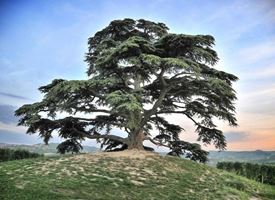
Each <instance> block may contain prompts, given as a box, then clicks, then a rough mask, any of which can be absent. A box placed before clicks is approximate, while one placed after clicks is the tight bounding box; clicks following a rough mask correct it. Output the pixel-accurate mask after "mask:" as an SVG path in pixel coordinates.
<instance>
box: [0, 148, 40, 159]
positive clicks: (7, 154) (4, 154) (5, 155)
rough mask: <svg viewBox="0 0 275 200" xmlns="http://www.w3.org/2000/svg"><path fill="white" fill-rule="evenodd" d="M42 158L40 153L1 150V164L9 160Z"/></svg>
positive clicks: (22, 150) (21, 150)
mask: <svg viewBox="0 0 275 200" xmlns="http://www.w3.org/2000/svg"><path fill="white" fill-rule="evenodd" d="M40 156H42V155H41V154H38V153H32V152H29V151H27V150H24V149H8V148H0V162H3V161H9V160H19V159H24V158H37V157H40Z"/></svg>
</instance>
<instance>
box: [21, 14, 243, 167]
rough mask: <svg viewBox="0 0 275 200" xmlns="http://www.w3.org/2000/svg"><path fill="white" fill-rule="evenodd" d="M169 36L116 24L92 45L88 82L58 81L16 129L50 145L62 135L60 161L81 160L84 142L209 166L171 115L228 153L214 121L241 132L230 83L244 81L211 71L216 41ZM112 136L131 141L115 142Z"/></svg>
mask: <svg viewBox="0 0 275 200" xmlns="http://www.w3.org/2000/svg"><path fill="white" fill-rule="evenodd" d="M168 30H169V29H168V27H167V26H166V25H165V24H163V23H155V22H152V21H147V20H144V19H140V20H133V19H124V20H114V21H112V22H111V23H110V24H109V25H108V26H107V27H106V28H104V29H103V30H101V31H99V32H97V33H96V34H95V35H94V36H93V37H91V38H89V40H88V53H87V54H86V60H85V61H86V62H87V63H88V70H87V75H88V77H87V80H64V79H55V80H53V81H52V83H50V84H48V85H45V86H42V87H40V88H39V90H40V91H41V92H42V93H43V94H44V98H43V99H42V100H41V101H40V102H37V103H33V104H28V105H23V106H22V107H20V108H19V109H18V110H17V111H16V115H17V116H20V121H19V123H18V124H19V125H25V126H27V127H28V130H27V133H29V134H33V133H37V132H38V133H39V135H40V137H42V138H43V139H44V142H45V143H47V142H48V141H49V140H50V138H51V137H52V134H53V133H54V132H55V131H56V132H58V134H59V136H60V137H61V138H64V139H65V141H64V142H63V143H61V144H60V145H59V146H58V150H59V152H61V153H65V152H67V151H74V152H78V151H79V150H80V149H81V141H83V140H85V138H90V139H96V140H97V141H98V142H100V143H101V145H102V148H104V149H105V150H108V151H112V150H116V149H121V150H123V149H150V148H148V147H144V145H143V142H144V141H145V140H148V141H150V142H151V143H153V144H155V145H160V146H165V147H167V148H169V149H170V153H169V154H171V155H185V156H186V157H187V158H190V159H192V160H197V161H200V162H205V161H206V159H207V152H206V151H204V150H202V149H201V147H200V145H199V144H196V143H189V142H187V141H183V140H181V138H180V137H179V134H180V133H181V132H182V131H183V127H181V126H179V125H177V124H173V123H171V122H169V121H168V120H167V119H166V118H165V115H167V114H175V115H183V116H185V117H187V118H189V119H190V120H191V121H192V122H193V123H194V126H195V127H196V132H197V134H198V141H201V142H202V143H204V144H211V143H212V144H214V145H215V147H216V148H218V149H225V147H226V140H225V136H224V135H223V133H222V131H221V130H218V129H217V126H216V125H215V124H214V122H213V119H214V118H218V119H221V120H224V121H227V122H228V123H229V125H230V126H236V125H237V123H236V118H235V107H234V100H236V94H235V91H234V89H233V88H232V82H234V81H236V80H237V79H238V78H237V77H236V76H234V75H232V74H229V73H226V72H223V71H219V70H217V69H214V68H213V66H214V65H215V64H216V63H217V62H218V60H219V59H218V56H217V53H216V52H215V50H213V45H214V41H215V40H214V38H213V37H212V36H210V35H186V34H175V33H169V32H168ZM60 113H66V116H65V117H61V115H60ZM63 115H64V114H63ZM114 128H118V129H121V130H122V131H124V132H125V133H126V134H127V137H125V138H123V137H121V136H118V135H115V134H113V132H112V130H113V129H114Z"/></svg>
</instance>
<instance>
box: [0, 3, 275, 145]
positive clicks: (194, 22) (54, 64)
mask: <svg viewBox="0 0 275 200" xmlns="http://www.w3.org/2000/svg"><path fill="white" fill-rule="evenodd" d="M123 18H133V19H140V18H144V19H148V20H152V21H156V22H163V23H165V24H166V25H167V26H168V27H169V28H170V32H174V33H185V34H210V35H213V36H214V37H215V39H216V46H215V50H216V51H217V52H218V55H219V57H220V62H219V64H218V65H217V66H216V67H217V68H218V69H220V70H224V71H227V72H230V73H233V74H235V75H237V76H238V77H239V78H240V80H239V81H238V83H236V84H235V85H234V88H235V89H236V90H237V92H238V95H237V96H238V98H239V100H238V101H237V102H236V107H237V118H238V123H239V126H238V127H237V128H230V127H228V126H227V125H226V124H223V123H219V126H220V127H221V128H222V129H223V131H224V132H225V134H226V136H227V138H228V149H229V150H255V149H265V150H275V101H274V99H275V56H274V55H275V2H274V1H272V0H270V1H268V0H261V1H256V0H255V1H253V0H250V1H246V0H242V1H240V0H235V1H234V0H224V1H219V0H215V1H214V0H213V1H203V0H200V1H199V0H193V1H190V0H182V1H176V0H141V1H134V0H128V1H126V0H124V1H123V0H120V1H119V0H113V1H111V0H103V1H95V0H59V1H56V0H44V1H36V0H24V1H23V0H0V85H1V87H0V113H1V114H0V142H9V143H35V142H39V141H41V140H39V138H37V136H29V135H25V134H24V131H25V128H24V127H16V125H15V119H14V117H13V115H12V112H13V110H14V109H16V108H17V107H19V106H21V105H23V104H25V103H33V102H35V101H39V100H40V99H41V98H42V96H41V95H40V94H39V92H38V90H37V88H38V87H39V86H41V85H44V84H47V83H49V82H50V81H51V80H52V79H54V78H64V79H84V78H86V74H85V72H86V69H87V66H86V63H85V62H84V61H83V60H84V57H85V53H86V52H87V39H88V38H89V37H91V36H93V34H94V33H96V32H97V31H99V30H101V29H102V28H104V27H105V26H107V25H108V24H109V22H110V21H112V20H114V19H123ZM171 120H175V119H174V118H173V117H172V118H171ZM176 120H177V121H178V123H179V124H186V123H185V122H184V119H176ZM186 129H187V131H186V132H185V133H183V134H182V138H183V139H188V140H191V141H192V140H195V135H194V134H192V133H191V132H192V131H193V129H192V124H187V128H186ZM189 132H190V133H189ZM15 136H16V137H15ZM53 141H57V140H56V139H54V140H53Z"/></svg>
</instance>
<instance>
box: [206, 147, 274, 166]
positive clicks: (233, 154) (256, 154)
mask: <svg viewBox="0 0 275 200" xmlns="http://www.w3.org/2000/svg"><path fill="white" fill-rule="evenodd" d="M208 159H209V162H208V164H209V165H211V166H215V165H216V164H217V162H223V161H231V162H251V163H259V164H275V151H261V150H257V151H220V152H218V151H210V152H209V155H208Z"/></svg>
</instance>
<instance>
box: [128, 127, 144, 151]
mask: <svg viewBox="0 0 275 200" xmlns="http://www.w3.org/2000/svg"><path fill="white" fill-rule="evenodd" d="M144 138H145V137H144V133H143V131H135V132H133V133H132V134H130V136H129V145H128V149H138V150H144V147H143V141H144Z"/></svg>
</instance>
